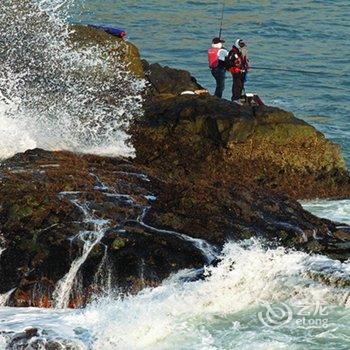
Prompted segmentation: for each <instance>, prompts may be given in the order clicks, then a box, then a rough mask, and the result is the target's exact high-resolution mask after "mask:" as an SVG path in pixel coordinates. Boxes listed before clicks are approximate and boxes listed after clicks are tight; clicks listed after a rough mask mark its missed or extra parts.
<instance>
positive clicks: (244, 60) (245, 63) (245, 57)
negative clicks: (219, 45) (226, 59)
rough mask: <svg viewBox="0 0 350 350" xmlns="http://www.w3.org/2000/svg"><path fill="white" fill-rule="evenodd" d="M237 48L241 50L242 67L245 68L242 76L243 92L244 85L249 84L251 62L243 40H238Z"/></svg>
mask: <svg viewBox="0 0 350 350" xmlns="http://www.w3.org/2000/svg"><path fill="white" fill-rule="evenodd" d="M235 46H236V47H237V48H238V49H239V51H240V53H241V55H242V66H243V71H244V72H243V74H242V80H243V90H244V84H245V83H246V82H247V76H248V72H249V69H250V61H249V57H248V48H247V45H246V43H245V42H244V41H243V40H242V39H237V40H236V43H235Z"/></svg>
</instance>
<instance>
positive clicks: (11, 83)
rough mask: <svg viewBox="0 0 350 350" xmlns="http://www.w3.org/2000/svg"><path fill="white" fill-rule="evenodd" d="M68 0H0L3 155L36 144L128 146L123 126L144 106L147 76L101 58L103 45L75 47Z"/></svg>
mask: <svg viewBox="0 0 350 350" xmlns="http://www.w3.org/2000/svg"><path fill="white" fill-rule="evenodd" d="M73 4H74V3H73V2H72V1H67V0H55V1H46V0H40V1H30V0H25V1H22V0H21V1H19V0H5V1H2V2H1V4H0V28H1V31H2V33H1V37H0V58H1V60H0V62H1V63H0V66H1V69H0V125H1V128H0V158H6V157H9V156H11V155H13V154H15V153H16V152H20V151H25V150H26V149H30V148H34V147H40V148H44V149H49V150H58V149H66V150H72V151H77V152H95V153H99V154H101V153H102V154H116V155H130V154H132V152H133V150H132V148H131V147H130V146H128V145H127V144H126V140H127V134H126V132H125V130H126V129H127V127H128V123H129V121H130V120H131V119H132V118H133V117H135V116H139V115H140V114H141V113H142V98H141V92H142V90H143V88H144V81H143V80H141V79H138V78H136V77H134V76H133V75H132V74H131V73H129V72H128V71H127V69H126V68H125V67H124V64H123V63H122V61H121V60H118V59H108V58H107V59H106V58H105V55H104V50H106V48H101V47H99V46H97V45H96V46H91V47H89V48H85V49H81V50H76V49H74V48H73V44H72V43H71V42H70V41H69V36H70V34H71V31H72V29H71V27H70V26H69V25H68V15H67V13H68V11H67V9H68V8H69V6H72V5H73ZM107 49H108V48H107ZM110 101H113V103H110Z"/></svg>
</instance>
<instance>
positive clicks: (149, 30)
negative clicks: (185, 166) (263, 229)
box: [0, 0, 350, 350]
mask: <svg viewBox="0 0 350 350" xmlns="http://www.w3.org/2000/svg"><path fill="white" fill-rule="evenodd" d="M35 3H36V4H39V5H40V9H41V10H40V9H38V8H37V7H34V8H33V7H32V6H31V5H30V4H31V2H30V1H27V0H24V1H17V0H5V1H3V2H2V3H0V10H1V11H0V29H1V30H2V38H5V39H6V40H5V41H4V42H6V43H7V45H8V46H7V47H6V49H5V50H2V51H1V50H0V57H1V64H3V65H5V69H3V70H1V71H0V83H1V85H0V87H1V89H0V125H1V127H0V158H6V157H8V156H11V155H12V154H14V153H16V152H19V151H23V150H25V149H28V148H33V147H44V148H47V149H70V150H76V151H85V152H91V151H92V152H96V153H100V152H102V153H110V154H115V155H117V154H118V155H119V154H123V155H126V154H132V149H130V147H129V146H125V139H126V135H125V133H124V132H123V127H124V126H125V125H127V123H128V121H129V120H130V117H131V115H132V114H134V113H142V111H141V110H140V92H141V91H142V88H143V82H142V81H138V80H135V79H133V78H132V77H130V76H129V75H127V74H126V73H125V72H124V71H123V69H122V67H120V66H118V65H112V66H111V65H109V63H108V62H105V61H103V60H101V52H100V51H99V49H98V48H91V50H87V51H82V52H80V53H79V54H77V53H75V52H73V51H72V50H71V49H70V48H69V46H67V42H66V38H67V26H66V24H67V23H68V22H80V23H86V24H87V23H94V24H108V25H113V26H121V27H124V28H125V29H126V30H127V31H128V32H129V38H130V40H131V41H133V42H134V43H136V44H137V45H138V47H139V48H140V50H141V53H142V55H143V56H144V57H145V58H146V59H148V60H150V61H151V62H159V63H162V64H165V65H170V66H174V67H178V68H183V69H187V70H190V71H191V73H192V74H193V75H194V76H196V77H197V78H198V80H199V82H200V83H201V84H203V85H204V86H206V87H208V88H209V89H210V90H211V91H212V90H213V81H212V77H211V75H210V73H209V72H208V69H207V63H206V50H207V48H208V45H210V41H211V38H212V37H213V36H215V35H217V32H218V23H219V19H218V17H219V16H220V9H221V5H220V4H219V3H218V2H216V1H173V2H171V3H169V2H168V1H142V2H141V1H129V0H128V1H122V2H116V1H112V0H108V1H103V2H101V1H97V0H86V1H85V2H84V3H79V2H78V1H75V2H74V1H69V0H68V1H65V0H36V1H35ZM19 4H20V6H19ZM28 4H29V5H28ZM41 11H46V12H47V13H49V17H46V16H40V14H42V12H41ZM349 13H350V3H349V2H348V1H343V0H339V1H337V0H336V1H330V0H328V1H326V0H318V1H316V0H314V1H311V0H309V1H301V0H300V1H296V0H292V1H288V3H282V2H281V1H268V0H263V1H227V7H226V12H225V28H224V37H225V38H226V40H227V44H228V45H227V46H228V47H229V46H230V43H231V42H233V41H235V39H236V38H237V37H242V38H244V39H245V40H246V41H247V43H248V46H249V52H250V56H251V59H252V63H253V65H254V66H256V67H275V68H286V69H297V70H300V69H301V70H312V71H317V72H318V74H312V75H310V74H297V73H292V72H275V71H268V70H259V69H256V70H253V71H252V72H251V74H250V77H249V82H248V85H247V90H249V91H254V92H257V93H258V94H259V95H260V96H261V97H262V98H263V99H264V100H265V101H266V102H267V103H271V104H274V105H276V106H281V107H283V108H286V109H288V110H291V111H293V112H294V113H295V114H296V115H297V116H299V117H301V118H303V119H305V120H307V121H308V122H310V123H312V124H313V125H315V126H317V127H318V128H319V129H320V130H321V131H323V132H325V133H326V135H327V136H328V137H329V138H331V139H332V140H333V141H334V142H337V143H339V144H341V146H342V149H343V152H344V155H345V157H346V159H347V161H348V164H350V153H349V142H350V141H349V140H350V137H349V131H350V127H349V125H348V123H347V120H348V117H349V113H350V107H349V102H350V99H349V96H348V95H347V92H348V90H349V60H348V58H347V53H348V52H349V48H350V42H349V40H347V37H348V35H349V34H350V33H349V30H350V25H349V24H348V16H349ZM19 14H20V15H19ZM47 19H49V21H47ZM23 37H26V38H27V40H25V41H23V40H22V39H23ZM28 38H29V39H28ZM0 43H3V42H2V41H1V38H0ZM42 48H45V50H42ZM19 62H22V63H23V64H18V63H19ZM16 64H17V65H16ZM33 67H35V68H36V69H33ZM93 69H94V71H95V69H96V71H95V72H97V74H96V75H94V76H95V79H90V78H89V76H90V75H89V74H90V73H91V70H93ZM111 70H113V72H115V73H116V74H115V75H114V78H113V79H111V80H109V79H107V80H106V79H105V77H106V76H109V74H110V72H111ZM105 73H107V74H105ZM42 77H44V79H41V78H42ZM77 77H81V79H77ZM45 78H47V79H45ZM115 84H119V85H120V86H122V87H123V93H124V95H123V96H124V99H123V103H120V104H117V105H116V106H114V107H113V108H112V109H108V108H106V106H105V105H103V104H102V105H101V104H100V93H101V88H102V90H103V92H106V93H109V94H113V93H116V94H118V93H120V91H114V90H113V87H114V86H115ZM229 85H230V79H229V78H228V79H227V90H226V95H225V96H226V97H227V98H229V97H230V86H229ZM44 92H45V93H44ZM47 92H49V93H47ZM86 101H89V108H86V103H85V102H86ZM115 115H117V116H119V118H118V120H117V122H116V123H114V122H112V119H111V116H115ZM90 118H93V119H92V120H93V122H92V123H89V122H88V121H89V120H90ZM113 120H114V119H113ZM303 205H304V207H305V208H306V209H307V210H309V211H311V212H313V213H314V214H316V215H318V216H320V217H325V218H329V219H332V220H335V221H337V222H340V223H347V224H350V216H349V214H350V202H349V200H344V201H313V202H307V203H303ZM1 246H2V244H1V242H0V259H1V253H2V251H3V249H2V248H1ZM220 257H221V262H220V263H219V264H218V265H217V266H216V267H208V268H206V272H205V274H206V279H204V280H200V281H195V282H185V279H184V277H186V276H190V275H191V273H193V271H180V272H179V273H178V274H175V275H173V276H171V277H169V279H168V280H166V281H164V283H163V284H162V285H161V286H159V287H157V288H154V289H146V290H144V291H143V292H141V293H140V294H138V295H136V296H129V297H124V298H121V297H120V296H119V295H118V294H117V293H116V292H113V291H111V292H110V294H109V295H108V296H107V297H103V298H97V299H96V300H95V301H94V302H92V303H91V304H90V305H88V306H87V307H86V308H85V309H82V310H67V309H53V310H44V309H33V308H27V309H15V308H11V307H6V306H5V305H6V300H7V298H8V296H9V294H10V293H11V292H12V291H9V292H8V293H7V294H6V295H0V305H1V306H0V349H1V350H2V349H5V348H6V346H7V345H6V344H8V341H9V338H10V337H11V334H12V333H11V332H21V331H23V330H24V329H25V328H27V327H36V328H38V329H39V336H38V337H37V338H35V339H33V340H32V344H31V345H29V346H28V347H26V349H45V344H46V345H47V342H49V341H55V342H56V344H58V345H57V348H62V349H100V350H109V349H111V350H112V349H113V350H114V349H128V350H129V349H152V350H153V349H159V350H165V349H169V350H170V349H171V350H172V349H181V350H192V349H198V350H199V349H200V350H202V349H203V350H214V349H215V350H216V349H220V350H221V349H222V350H226V349H227V350H231V349H263V350H272V349H292V350H293V349H294V350H299V349H300V350H304V349H315V350H316V349H317V350H318V349H327V350H328V349H329V350H339V349H344V350H345V349H349V348H350V299H349V296H350V294H349V293H350V288H349V287H348V286H349V284H348V283H347V282H348V280H349V273H350V262H344V263H341V262H339V261H334V260H331V259H329V258H327V257H324V256H311V255H308V254H306V253H301V252H295V251H288V250H285V249H283V248H277V249H267V248H266V247H265V245H264V242H260V241H255V240H250V241H246V242H241V243H235V242H228V243H227V244H226V246H225V248H224V250H223V251H222V253H221V256H220ZM76 266H77V267H78V268H79V264H78V263H77V262H76V265H74V266H72V268H73V269H74V268H75V267H76ZM322 280H324V281H327V283H323V282H321V281H322ZM58 287H59V286H58ZM58 289H60V288H58ZM61 306H64V303H63V304H62V305H61ZM59 344H60V345H59ZM8 349H16V347H15V346H14V345H10V347H8ZM17 349H23V347H22V348H21V347H17Z"/></svg>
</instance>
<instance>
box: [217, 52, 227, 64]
mask: <svg viewBox="0 0 350 350" xmlns="http://www.w3.org/2000/svg"><path fill="white" fill-rule="evenodd" d="M218 56H219V61H223V62H225V60H226V57H227V56H228V51H227V50H225V49H221V50H220V51H219V53H218Z"/></svg>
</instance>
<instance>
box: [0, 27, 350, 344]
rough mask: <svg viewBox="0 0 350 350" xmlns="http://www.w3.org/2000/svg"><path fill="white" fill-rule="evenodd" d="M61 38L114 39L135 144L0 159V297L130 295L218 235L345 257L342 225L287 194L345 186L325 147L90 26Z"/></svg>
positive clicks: (78, 299) (77, 300) (306, 131)
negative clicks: (138, 110)
mask: <svg viewBox="0 0 350 350" xmlns="http://www.w3.org/2000/svg"><path fill="white" fill-rule="evenodd" d="M71 40H72V43H74V45H76V49H79V47H81V46H84V45H88V46H91V45H94V44H98V45H100V46H101V47H105V48H106V54H107V55H108V57H109V59H114V57H113V55H112V56H111V52H110V51H109V50H110V47H111V45H113V43H114V42H117V43H118V47H119V49H118V48H117V56H118V57H121V56H120V54H121V51H123V50H124V49H123V50H121V48H125V50H124V53H125V54H126V56H125V62H129V65H128V66H129V67H130V70H131V72H133V73H134V74H136V75H139V76H144V77H145V78H146V79H147V80H148V83H149V89H148V91H147V93H146V94H145V104H144V107H145V114H144V116H143V117H142V118H139V119H135V121H134V123H133V124H132V125H131V126H130V130H129V131H130V134H131V141H132V143H133V145H134V147H135V150H136V155H137V156H136V159H124V158H108V157H98V156H92V155H78V154H73V153H69V152H48V151H44V150H40V149H36V150H31V151H27V152H25V153H22V154H17V155H16V156H14V157H13V158H11V159H8V160H6V161H4V162H2V163H1V165H0V302H2V301H5V302H6V304H7V305H12V306H39V307H52V306H55V307H67V306H69V307H80V306H82V305H84V304H85V303H86V302H87V301H88V300H90V298H91V296H92V295H96V294H102V293H105V292H107V291H110V290H111V289H115V288H118V291H119V292H120V293H136V292H138V291H140V290H141V289H142V288H144V287H146V286H156V285H158V284H160V283H161V282H162V280H163V279H164V278H166V277H168V276H169V275H170V274H171V273H173V272H176V271H179V270H182V269H185V268H189V269H194V270H195V271H197V273H200V271H201V269H202V268H203V265H205V264H210V263H215V261H216V259H217V254H218V252H219V251H220V249H221V247H222V246H223V245H224V244H225V242H227V240H235V241H241V240H245V239H249V238H253V237H254V238H261V239H263V240H264V241H265V242H266V245H268V246H277V245H283V246H285V247H288V248H292V249H300V250H304V251H307V252H311V253H320V254H326V255H328V256H330V257H332V258H336V259H340V260H346V259H348V258H350V249H349V248H350V234H349V233H350V229H349V227H348V226H345V225H340V224H337V223H333V222H330V221H328V220H322V219H319V218H316V217H315V216H313V215H311V214H310V213H308V212H306V211H304V210H303V208H302V207H301V205H300V204H299V203H298V202H297V201H295V199H301V198H315V197H330V196H331V197H348V196H349V193H350V184H349V177H348V172H347V169H346V167H345V163H344V160H343V158H342V156H341V154H340V150H339V148H338V146H336V145H334V144H332V143H331V142H329V141H328V140H326V139H325V137H324V136H323V135H322V134H321V133H319V132H318V131H317V130H315V129H314V128H313V127H311V126H310V125H308V124H307V123H305V122H303V121H302V120H299V119H297V118H295V117H294V116H293V115H292V114H291V113H288V112H286V111H283V110H281V109H278V108H273V107H268V106H260V107H257V106H254V107H253V106H242V107H241V106H237V105H235V104H232V103H231V102H229V101H225V100H219V99H217V98H215V97H212V96H209V95H208V94H203V95H200V96H195V95H184V96H180V94H181V92H183V91H185V90H191V91H193V90H201V89H202V87H201V86H200V85H199V84H198V83H197V82H196V81H195V79H194V78H192V77H191V75H190V74H189V73H188V72H186V71H181V70H173V69H171V68H169V67H161V66H160V65H157V64H153V65H149V64H148V63H147V62H142V63H141V61H140V59H139V56H138V53H137V51H133V50H134V49H133V47H132V46H129V44H127V43H125V42H123V41H120V40H118V39H116V38H114V37H111V36H109V35H107V34H105V33H104V32H101V31H97V30H95V29H91V28H85V27H79V26H77V27H75V31H74V33H72V34H71ZM125 45H126V46H125ZM129 48H131V49H130V50H131V51H129ZM118 50H121V51H120V52H119V51H118ZM130 52H134V54H135V55H134V54H131V55H129V53H130ZM106 57H107V56H106ZM111 57H112V58H111ZM116 59H117V58H116ZM126 64H128V63H126ZM9 336H10V335H9ZM11 336H12V335H11ZM22 336H23V337H24V338H25V339H26V337H27V338H28V337H29V338H30V337H31V336H32V335H31V334H30V335H26V334H22V335H21V337H22ZM24 338H23V339H24ZM11 339H12V338H11ZM21 339H22V338H21ZM21 339H19V341H22V340H21ZM17 340H18V339H17V338H16V339H14V340H13V341H17Z"/></svg>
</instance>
